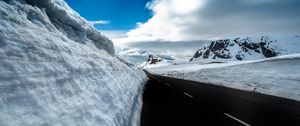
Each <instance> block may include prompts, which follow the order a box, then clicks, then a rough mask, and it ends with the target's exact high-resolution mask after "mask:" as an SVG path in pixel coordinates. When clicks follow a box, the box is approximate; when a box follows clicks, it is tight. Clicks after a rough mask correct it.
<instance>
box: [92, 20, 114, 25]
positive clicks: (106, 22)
mask: <svg viewBox="0 0 300 126" xmlns="http://www.w3.org/2000/svg"><path fill="white" fill-rule="evenodd" d="M89 22H90V23H91V24H92V25H98V24H100V25H107V24H110V21H105V20H99V21H89Z"/></svg>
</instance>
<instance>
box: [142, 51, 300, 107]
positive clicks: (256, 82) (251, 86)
mask: <svg viewBox="0 0 300 126" xmlns="http://www.w3.org/2000/svg"><path fill="white" fill-rule="evenodd" d="M147 70H148V71H150V72H151V73H154V74H159V75H163V76H169V77H175V78H181V79H186V80H193V81H198V82H203V83H210V84H215V85H221V86H226V87H231V88H236V89H242V90H247V91H256V92H260V93H264V94H269V95H275V96H279V97H284V98H289V99H294V100H298V101H300V79H299V78H300V71H299V70H300V54H291V55H284V56H278V57H274V58H268V59H262V60H253V61H234V62H228V63H215V64H200V63H187V64H181V65H170V66H165V67H158V68H152V69H147Z"/></svg>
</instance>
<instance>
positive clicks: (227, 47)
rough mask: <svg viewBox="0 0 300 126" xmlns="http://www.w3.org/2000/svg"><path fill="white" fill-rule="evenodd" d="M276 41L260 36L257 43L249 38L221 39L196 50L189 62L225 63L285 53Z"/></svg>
mask: <svg viewBox="0 0 300 126" xmlns="http://www.w3.org/2000/svg"><path fill="white" fill-rule="evenodd" d="M277 43H278V42H277V40H271V39H270V38H269V37H268V36H262V37H260V39H259V40H258V41H253V40H252V39H251V38H250V37H246V38H235V39H221V40H217V41H212V42H211V44H210V45H208V46H203V47H202V48H200V49H198V50H197V51H196V53H195V54H194V56H193V57H192V58H191V59H190V62H191V61H200V60H201V61H204V62H206V61H207V62H212V61H220V62H222V61H227V60H254V59H263V58H269V57H274V56H278V55H280V54H281V53H283V52H285V51H286V50H285V49H282V48H281V47H280V46H279V45H278V44H277Z"/></svg>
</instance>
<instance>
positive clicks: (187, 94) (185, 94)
mask: <svg viewBox="0 0 300 126" xmlns="http://www.w3.org/2000/svg"><path fill="white" fill-rule="evenodd" d="M183 94H185V95H186V96H189V97H191V98H193V96H192V95H190V94H188V93H185V92H183Z"/></svg>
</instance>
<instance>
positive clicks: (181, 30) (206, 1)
mask: <svg viewBox="0 0 300 126" xmlns="http://www.w3.org/2000/svg"><path fill="white" fill-rule="evenodd" d="M146 7H147V8H148V9H150V10H151V11H152V15H153V16H152V17H151V18H150V19H149V20H148V21H147V22H145V23H137V26H136V28H135V29H132V30H130V31H129V32H128V33H127V34H126V35H127V37H124V38H119V39H115V41H117V42H121V43H122V42H123V43H126V42H135V41H157V40H164V41H182V40H185V41H186V40H207V39H216V38H222V37H225V36H235V35H262V34H263V35H265V34H267V35H273V34H299V33H300V16H299V13H300V1H299V0H226V1H225V0H222V1H220V0H184V1H183V0H153V1H151V2H149V3H148V4H147V5H146Z"/></svg>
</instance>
